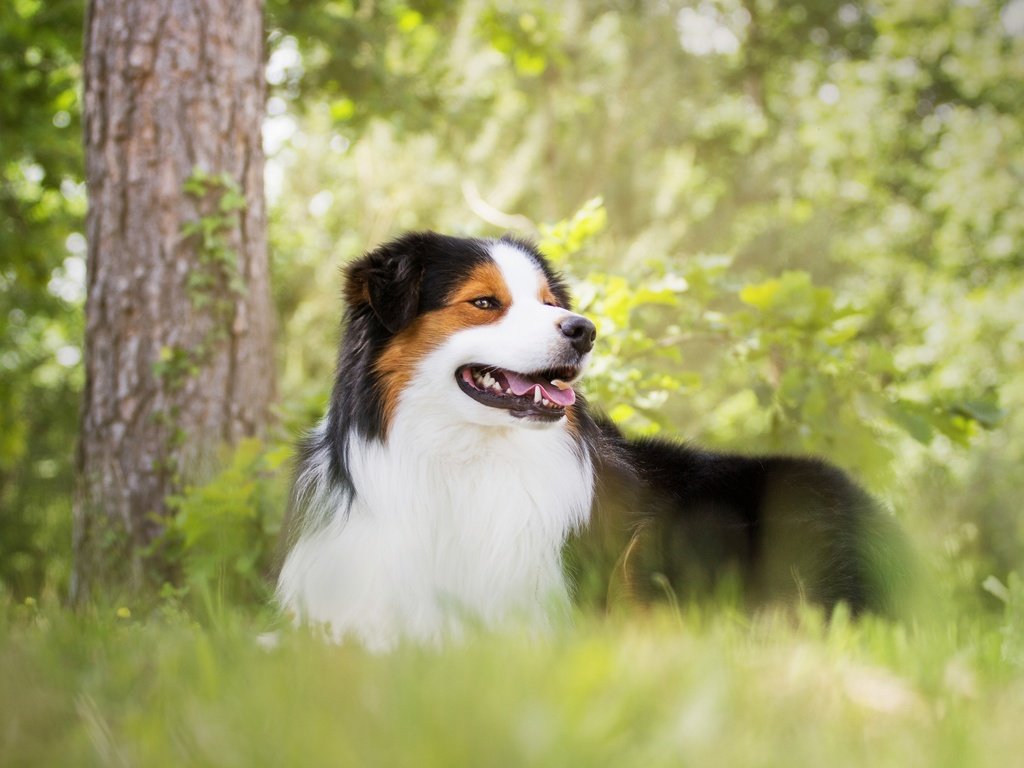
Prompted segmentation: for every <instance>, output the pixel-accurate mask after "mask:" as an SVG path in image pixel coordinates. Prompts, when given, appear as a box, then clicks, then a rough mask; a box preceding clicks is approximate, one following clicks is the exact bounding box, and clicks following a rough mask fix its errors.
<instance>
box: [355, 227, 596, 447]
mask: <svg viewBox="0 0 1024 768" xmlns="http://www.w3.org/2000/svg"><path fill="white" fill-rule="evenodd" d="M345 296H346V299H347V302H348V313H349V314H348V318H349V319H348V323H349V328H348V331H347V334H348V335H349V337H350V338H348V339H346V348H347V349H348V353H349V354H350V355H359V356H361V357H362V358H363V359H364V361H365V366H366V367H367V368H368V370H367V371H365V374H366V375H368V376H369V377H370V379H371V380H372V386H373V390H372V392H368V393H365V394H367V395H371V396H372V397H373V398H375V400H376V403H375V405H376V410H377V412H378V415H379V418H380V422H381V431H383V432H386V431H387V425H388V424H389V422H390V421H391V419H393V418H394V416H395V414H396V413H397V411H398V409H399V407H400V406H402V405H404V404H409V405H410V407H417V408H419V407H428V408H430V410H431V411H432V412H434V413H437V412H439V411H442V412H444V414H445V416H446V417H448V416H449V415H450V416H451V418H453V419H455V420H458V421H460V422H462V423H473V424H481V425H490V426H495V425H496V426H510V425H530V426H544V425H551V424H557V423H559V422H561V421H562V420H563V419H564V418H565V417H566V414H567V413H571V411H572V408H573V404H574V402H575V401H576V393H575V392H574V390H573V384H574V383H575V382H576V381H577V380H578V379H579V377H580V375H581V374H582V373H583V370H584V368H585V367H586V365H587V363H588V362H589V360H590V353H591V349H592V348H593V346H594V338H595V336H596V332H595V329H594V324H593V323H591V322H590V321H589V320H587V319H586V318H585V317H583V316H581V315H578V314H575V313H573V312H572V311H570V309H569V294H568V291H567V290H566V287H565V284H564V283H563V282H562V280H561V279H560V278H559V276H558V275H557V274H555V273H554V272H553V271H552V270H551V268H550V266H549V265H548V263H547V262H546V261H545V260H544V258H543V257H542V256H541V255H540V253H538V252H537V250H536V248H534V247H533V246H532V245H530V244H528V243H525V242H522V241H519V240H516V239H514V238H510V237H505V238H502V239H500V240H483V239H467V238H455V237H446V236H443V235H438V234H435V233H432V232H421V233H413V234H409V235H405V236H404V237H401V238H399V239H397V240H394V241H392V242H389V243H387V244H385V245H382V246H380V247H379V248H377V249H376V250H374V251H371V252H370V253H368V254H366V255H365V256H363V257H362V258H360V259H359V260H357V261H355V262H354V263H352V265H351V266H350V267H349V268H348V270H347V272H346V283H345ZM344 354H345V350H344V349H343V355H344ZM345 364H346V361H345V360H344V359H343V360H342V366H344V365H345ZM351 384H352V382H349V386H351Z"/></svg>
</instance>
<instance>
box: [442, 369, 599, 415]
mask: <svg viewBox="0 0 1024 768" xmlns="http://www.w3.org/2000/svg"><path fill="white" fill-rule="evenodd" d="M579 375H580V369H579V368H575V367H572V366H565V367H563V368H549V369H547V370H544V371H534V372H533V373H518V372H516V371H509V370H506V369H504V368H498V367H496V366H493V365H464V366H462V367H461V368H459V369H458V370H457V371H456V372H455V380H456V381H457V382H458V383H459V387H460V388H461V389H462V391H463V392H465V393H466V394H467V395H469V396H470V397H472V398H473V399H474V400H476V401H477V402H478V403H481V404H483V405H486V406H489V407H491V408H504V409H505V410H507V411H508V412H509V413H510V414H511V415H512V416H515V417H517V418H526V417H530V418H538V419H543V420H548V421H557V420H558V419H560V418H562V416H563V415H564V414H565V409H566V408H567V407H568V406H570V405H572V404H573V403H575V402H576V392H575V391H573V388H572V382H573V381H574V380H575V379H576V378H577V377H578V376H579Z"/></svg>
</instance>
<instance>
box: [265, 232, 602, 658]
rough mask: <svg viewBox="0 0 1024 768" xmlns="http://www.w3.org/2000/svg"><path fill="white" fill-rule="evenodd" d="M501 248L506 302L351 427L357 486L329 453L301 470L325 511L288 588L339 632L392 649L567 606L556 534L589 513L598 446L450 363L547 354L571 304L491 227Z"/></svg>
mask: <svg viewBox="0 0 1024 768" xmlns="http://www.w3.org/2000/svg"><path fill="white" fill-rule="evenodd" d="M491 255H492V257H493V258H494V260H495V262H496V263H497V264H498V266H499V267H500V269H501V271H502V275H503V276H504V278H505V280H506V282H507V285H508V287H509V290H510V292H511V295H512V306H511V307H509V308H508V311H507V312H506V314H505V316H504V317H503V318H502V319H501V320H500V321H499V322H497V323H494V324H491V325H488V326H481V327H476V328H472V329H468V330H464V331H460V332H458V333H456V334H454V335H453V336H452V337H451V338H450V339H448V340H446V341H445V342H444V343H443V344H441V345H440V346H439V347H438V348H436V349H435V350H433V351H432V352H431V353H430V354H429V355H427V356H426V357H425V358H424V359H423V361H422V362H421V363H420V365H419V366H418V368H417V370H416V373H415V375H414V376H413V378H412V382H413V383H412V385H410V386H409V387H408V388H407V389H406V390H405V391H403V393H402V395H401V397H400V398H399V401H398V406H397V408H396V409H395V413H394V417H393V420H392V422H391V425H390V432H389V434H388V438H387V440H386V442H377V441H367V440H364V439H362V438H360V437H359V436H356V435H353V436H352V439H351V442H350V443H349V455H348V463H349V470H350V473H351V476H352V479H353V484H354V486H355V494H354V497H352V498H347V497H346V498H339V497H338V494H337V493H336V492H331V491H329V489H328V488H327V487H326V486H325V484H324V482H323V481H324V478H326V474H327V473H326V461H327V459H328V457H327V456H326V455H325V456H322V457H321V456H317V457H315V460H316V461H317V462H320V461H323V462H325V464H324V468H323V469H322V470H318V469H316V468H313V467H311V468H307V470H306V475H308V477H306V478H300V481H303V480H305V485H304V486H300V487H299V490H300V491H302V490H303V487H305V488H308V495H309V505H310V507H311V509H310V513H311V514H310V515H309V518H310V519H313V520H317V519H319V520H325V521H329V522H328V523H327V524H326V525H324V526H322V527H320V528H319V529H318V530H313V529H310V530H309V532H307V533H306V534H305V535H303V536H302V538H301V539H300V541H299V543H298V544H297V545H296V546H295V547H294V548H293V549H292V551H291V552H290V553H289V555H288V558H287V560H286V561H285V564H284V567H283V569H282V572H281V576H280V580H279V583H278V600H279V601H280V602H281V604H282V605H283V606H284V607H286V608H288V609H291V610H292V611H294V612H295V613H296V616H297V618H299V619H305V620H308V621H312V622H314V623H318V624H322V625H325V626H327V627H329V630H330V632H331V634H332V635H333V636H334V637H335V638H338V639H341V638H343V637H345V636H355V637H356V638H358V639H359V640H360V641H362V642H363V643H364V644H365V645H367V646H368V647H370V648H372V649H375V650H384V649H387V648H390V647H392V646H393V645H394V644H395V643H396V642H398V641H399V640H400V639H402V638H410V639H413V640H418V641H427V642H437V641H440V640H441V639H443V638H446V637H452V636H456V637H457V636H459V635H460V634H461V632H462V631H463V629H464V628H465V627H466V626H467V625H468V626H472V625H474V624H480V625H483V626H486V627H494V626H498V625H501V624H503V623H505V622H524V623H525V624H526V626H529V627H532V628H535V629H542V628H545V627H547V626H549V624H550V623H551V621H552V619H553V617H554V616H557V615H558V614H559V613H560V612H563V611H564V610H565V608H566V607H567V604H568V592H567V589H566V585H565V582H564V576H563V573H562V560H561V549H562V545H563V544H564V542H565V539H566V537H567V536H568V534H569V533H570V532H571V531H572V530H573V529H574V528H575V527H577V526H579V525H582V524H584V523H585V522H586V519H587V516H588V515H589V511H590V505H591V500H592V496H593V484H594V469H593V465H592V462H591V459H590V457H589V456H588V455H587V454H586V453H585V451H584V449H583V448H582V447H581V446H580V445H579V443H578V442H577V441H576V440H575V439H574V437H573V436H572V434H571V433H570V431H569V427H568V424H567V423H566V420H565V419H564V418H563V419H561V420H559V421H557V422H553V423H551V422H548V423H540V424H537V423H527V422H524V421H523V420H521V419H515V418H514V417H512V416H511V415H510V414H509V413H508V412H506V411H504V410H502V409H496V408H488V407H486V406H484V405H482V404H480V403H477V402H476V401H474V400H473V399H472V398H470V397H468V396H466V394H465V393H463V392H462V391H461V390H460V389H459V387H458V385H457V383H456V381H455V378H454V372H455V371H456V370H457V369H458V368H459V367H460V366H463V365H467V364H470V363H482V364H490V365H496V366H500V367H502V368H509V369H512V370H517V371H532V370H538V369H542V368H545V367H550V366H551V365H553V364H555V363H556V362H557V360H556V358H555V356H556V354H557V351H558V349H559V344H561V345H564V343H565V340H564V339H563V338H561V337H560V331H559V330H558V327H557V322H558V320H559V319H560V318H561V317H563V316H564V315H566V314H568V313H567V311H566V310H563V309H558V308H555V307H548V306H545V305H544V303H543V302H542V301H541V300H540V298H539V290H540V288H541V286H542V280H543V279H544V278H543V274H542V273H541V271H540V269H539V268H538V267H537V266H536V264H535V263H534V262H533V261H532V260H531V259H530V258H529V257H528V256H526V255H525V254H523V253H522V252H521V251H519V249H517V248H515V247H513V246H510V245H507V244H504V243H495V244H492V248H491ZM537 392H539V390H537ZM530 426H534V427H538V428H533V429H530V428H525V427H530ZM540 427H543V428H540ZM346 510H347V514H346Z"/></svg>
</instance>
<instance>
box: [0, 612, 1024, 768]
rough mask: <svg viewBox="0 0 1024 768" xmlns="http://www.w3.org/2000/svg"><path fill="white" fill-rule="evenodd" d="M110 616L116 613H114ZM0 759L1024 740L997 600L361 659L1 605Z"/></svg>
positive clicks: (753, 755) (799, 754) (578, 629)
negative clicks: (986, 612)
mask: <svg viewBox="0 0 1024 768" xmlns="http://www.w3.org/2000/svg"><path fill="white" fill-rule="evenodd" d="M122 613H123V612H122ZM0 615H2V618H0V756H2V757H0V763H2V764H4V765H8V766H19V765H25V766H49V765H53V766H58V765H59V766H70V765H75V766H78V765H115V766H118V765H145V766H161V765H168V766H181V765H237V766H260V765H267V766H315V765H331V766H348V765H351V766H373V765H382V766H463V765H465V766H485V765H509V766H520V765H531V766H532V765H552V766H589V765H609V766H612V765H614V766H628V765H637V766H645V767H647V766H662V765H664V766H679V765H695V766H761V765H765V766H768V765H774V766H846V765H870V766H900V767H901V768H903V767H908V766H927V767H928V768H934V767H935V766H957V767H958V768H962V767H963V766H981V765H993V766H996V765H1000V766H1003V765H1011V764H1015V763H1016V764H1019V763H1017V761H1019V760H1020V756H1021V755H1022V754H1024V670H1022V669H1021V668H1020V667H1018V666H1015V665H1014V664H1013V663H1011V662H1010V661H1007V660H1006V659H1005V658H1004V657H1005V656H1006V655H1007V654H1006V653H1005V643H1006V640H1007V638H1006V636H1005V634H1004V633H1002V632H1001V631H1000V629H1001V626H1002V622H1001V620H999V619H998V617H990V618H989V619H987V620H986V619H985V618H984V617H979V616H973V617H969V618H963V619H957V618H950V619H943V620H933V621H931V622H928V623H926V624H919V625H914V626H902V625H894V624H890V623H886V622H883V621H879V620H874V619H868V620H864V621H860V622H850V621H848V620H845V619H844V617H843V616H839V617H838V619H837V620H836V621H833V622H832V624H830V625H825V624H824V622H822V621H821V619H820V616H818V615H816V614H814V613H812V612H805V613H802V614H800V615H798V616H793V615H791V614H790V615H783V614H774V615H771V614H766V615H762V616H760V617H758V618H755V619H748V618H744V617H741V616H738V615H737V614H735V613H731V612H728V611H704V612H701V611H698V610H696V609H693V610H690V611H688V612H686V613H685V615H684V616H679V615H678V614H672V613H670V612H667V611H665V612H660V613H653V614H634V615H631V616H627V617H617V618H615V619H603V618H601V619H599V618H596V617H586V616H581V617H578V619H577V621H576V622H575V623H574V624H573V626H571V627H567V628H565V629H564V630H562V631H559V632H557V633H555V634H554V635H552V636H550V637H546V638H543V639H528V638H523V637H516V636H508V635H504V636H496V635H484V634H481V635H477V636H474V637H472V638H470V639H468V640H467V641H465V642H464V643H462V644H460V645H456V646H452V647H448V648H446V649H444V650H442V651H430V650H425V649H422V648H413V647H408V648H400V649H399V650H397V651H396V652H394V653H392V654H390V655H385V656H372V655H369V654H367V653H365V652H364V651H362V650H361V649H359V648H357V647H351V646H341V647H336V646H330V645H326V644H323V643H321V642H319V641H318V640H317V639H316V638H314V637H312V636H310V635H309V634H307V633H304V632H298V631H285V632H283V633H282V635H281V638H280V639H281V642H280V645H279V646H278V647H277V648H276V649H274V650H271V651H267V650H264V649H262V648H260V647H259V645H258V644H257V642H256V637H257V634H258V633H259V631H260V630H261V629H262V626H263V624H262V621H263V620H262V619H261V618H259V617H257V616H254V615H252V614H250V613H246V612H244V611H241V610H237V609H236V610H230V611H227V612H225V613H222V614H221V615H220V616H219V617H217V618H216V619H212V620H209V621H206V622H205V623H204V625H202V626H201V625H200V624H198V623H197V622H196V621H194V620H193V619H191V618H190V617H189V616H188V615H186V614H184V613H183V612H181V611H172V610H163V611H158V612H156V613H154V614H153V615H151V616H149V617H147V618H146V619H145V620H140V619H138V618H135V617H127V618H125V617H121V618H119V617H118V616H117V615H116V613H115V610H114V609H109V610H104V611H98V610H97V611H94V612H93V613H92V614H91V615H75V614H72V613H69V612H67V611H63V610H60V609H57V608H52V609H51V608H44V609H42V610H40V609H36V608H34V607H26V606H10V605H8V606H6V607H5V609H4V610H3V611H0Z"/></svg>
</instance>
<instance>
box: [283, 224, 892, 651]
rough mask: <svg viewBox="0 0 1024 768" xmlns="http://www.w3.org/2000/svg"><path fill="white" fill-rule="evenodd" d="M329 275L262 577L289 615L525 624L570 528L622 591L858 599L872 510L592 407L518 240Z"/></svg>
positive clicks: (564, 307)
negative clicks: (305, 424) (630, 429)
mask: <svg viewBox="0 0 1024 768" xmlns="http://www.w3.org/2000/svg"><path fill="white" fill-rule="evenodd" d="M345 293H346V299H347V312H346V321H345V331H344V337H343V340H342V345H341V351H340V354H339V361H338V373H337V378H336V381H335V386H334V391H333V395H332V399H331V404H330V407H329V410H328V413H327V415H326V416H325V418H324V420H323V421H322V422H321V424H320V426H319V427H318V428H317V429H316V430H315V431H314V432H313V433H312V435H311V436H310V437H309V438H308V439H307V441H306V443H305V445H304V447H303V450H302V454H301V456H300V460H299V467H298V474H297V478H296V482H295V487H294V491H293V499H292V506H291V511H290V514H289V521H288V525H287V529H288V541H287V545H288V551H287V556H286V558H285V561H284V565H283V567H282V570H281V574H280V578H279V582H278V599H279V601H280V602H281V604H282V605H283V606H284V607H285V608H287V609H289V610H291V611H292V612H294V613H295V614H296V616H297V617H298V618H300V619H301V620H306V621H311V622H315V623H318V624H323V625H326V626H329V628H330V631H331V633H332V634H333V635H334V636H335V637H337V638H341V637H344V636H347V635H354V636H355V637H357V638H358V639H360V640H361V641H362V642H364V643H365V644H367V645H368V646H370V647H373V648H387V647H390V646H391V645H393V644H394V643H395V642H397V641H398V640H400V639H402V638H410V639H413V640H425V641H436V640H439V639H441V638H443V637H445V636H449V635H451V634H457V633H458V632H459V631H460V630H461V628H462V627H463V626H464V625H465V624H466V623H467V622H469V623H479V624H482V625H484V626H495V625H499V624H501V623H503V622H506V621H517V622H526V623H527V624H528V625H530V626H535V627H543V626H545V625H547V624H548V623H549V622H550V621H551V619H552V617H553V616H554V615H557V613H558V612H559V611H560V610H562V609H564V607H565V606H566V605H567V604H568V598H569V591H570V590H569V588H568V586H567V583H566V577H565V575H564V573H563V563H562V550H563V545H564V544H565V543H566V541H567V539H568V537H569V536H570V535H571V534H573V533H574V532H579V531H582V530H590V531H592V533H593V535H592V536H591V538H590V544H589V545H584V546H583V547H582V550H586V549H587V547H588V546H589V548H590V551H591V553H592V554H594V555H596V556H597V559H598V560H603V561H604V562H605V563H606V564H609V568H608V569H607V570H608V573H607V574H606V575H607V577H608V578H609V579H611V578H613V576H612V574H611V572H612V571H615V572H616V573H618V574H619V576H618V578H619V580H620V581H621V582H623V583H624V584H625V585H626V586H627V587H628V590H629V593H630V595H631V596H634V597H637V598H641V599H643V598H645V597H650V596H653V595H655V594H656V593H657V591H658V590H657V589H651V588H650V587H651V584H655V583H656V584H659V585H662V588H663V587H664V586H665V581H666V580H667V583H668V586H669V588H670V589H671V590H674V591H676V592H685V593H691V592H693V591H696V590H700V589H702V588H703V587H705V586H712V584H713V583H714V582H716V581H717V580H718V578H719V577H720V576H721V575H722V574H723V573H725V572H726V571H729V572H735V573H736V574H737V575H738V577H739V578H740V580H741V581H742V582H743V583H744V584H746V585H748V586H749V594H750V596H751V597H753V598H756V599H769V600H773V599H778V598H786V597H787V596H792V595H795V594H801V595H804V596H806V597H808V598H809V599H812V600H816V601H818V602H820V603H823V604H824V605H825V606H826V607H829V608H830V607H831V606H833V605H834V604H835V603H836V602H838V601H840V600H842V601H845V602H847V603H849V604H850V605H851V607H852V608H853V609H855V610H859V609H861V608H864V607H870V606H871V605H872V602H873V601H874V600H875V598H876V597H879V595H880V590H878V589H877V588H876V585H875V584H874V582H873V580H872V575H871V573H869V570H870V562H869V560H870V557H869V552H868V550H869V549H871V548H873V547H875V545H876V544H877V543H878V538H879V537H878V535H876V534H875V528H876V526H875V522H876V521H878V520H881V519H882V518H881V515H880V514H879V513H878V512H877V510H876V509H875V507H874V505H873V504H872V502H871V500H870V499H869V498H868V497H867V496H866V495H865V494H864V493H863V492H861V491H860V490H859V489H858V488H857V487H856V486H855V485H854V484H853V483H852V482H850V481H849V480H848V479H847V478H846V477H845V476H844V475H842V474H841V473H840V472H839V471H838V470H836V469H834V468H832V467H829V466H828V465H825V464H822V463H820V462H814V461H810V460H801V459H780V458H775V459H767V460H755V459H744V458H741V457H728V456H718V455H713V454H707V453H703V452H699V451H694V450H692V449H689V448H686V447H683V446H677V445H672V444H669V443H664V442H652V441H629V440H627V439H625V438H624V437H623V436H622V435H621V434H619V432H618V431H617V430H616V429H615V428H614V426H613V425H611V424H610V423H607V422H598V421H596V420H595V419H594V418H593V417H592V415H591V414H590V413H589V411H588V408H587V406H586V404H585V403H584V402H583V400H582V398H580V397H578V396H577V395H576V393H575V392H574V390H573V388H572V387H573V384H574V383H575V381H576V380H577V379H578V378H579V376H580V375H581V374H582V372H583V369H584V368H585V366H586V364H587V362H588V361H589V357H590V352H591V349H592V346H593V341H594V335H595V334H594V326H593V325H592V324H591V323H590V322H589V321H587V320H586V319H585V318H583V317H581V316H579V315H576V314H574V313H572V312H571V311H570V310H569V296H568V292H567V290H566V288H565V286H564V284H563V283H562V281H561V280H560V278H559V277H558V276H557V275H555V274H554V273H553V272H552V271H551V269H550V268H549V266H548V265H547V263H546V262H545V261H544V259H543V258H542V257H541V256H540V254H539V253H537V252H536V250H535V249H534V248H533V247H532V246H530V245H529V244H527V243H523V242H520V241H517V240H514V239H510V238H504V239H502V240H471V239H461V238H450V237H444V236H441V235H436V234H433V233H418V234H412V235H407V236H405V237H403V238H401V239H399V240H396V241H394V242H391V243H388V244H386V245H384V246H381V247H380V248H378V249H377V250H375V251H373V252H371V253H369V254H367V255H366V256H364V257H363V258H362V259H360V260H358V261H357V262H355V263H354V264H353V265H352V266H351V267H350V268H349V269H348V272H347V277H346V288H345ZM595 495H598V496H600V498H599V499H597V502H596V503H595ZM592 509H593V510H594V511H595V513H596V515H597V522H596V523H595V524H593V525H588V521H590V519H591V512H592Z"/></svg>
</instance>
